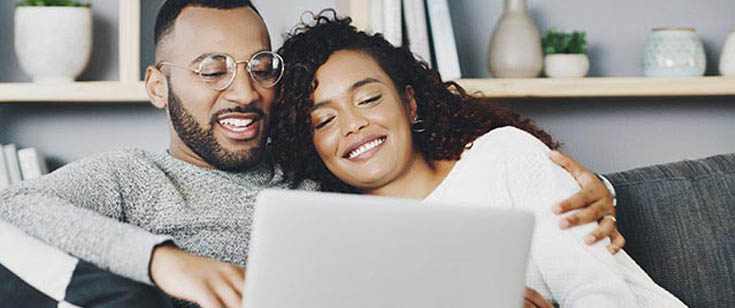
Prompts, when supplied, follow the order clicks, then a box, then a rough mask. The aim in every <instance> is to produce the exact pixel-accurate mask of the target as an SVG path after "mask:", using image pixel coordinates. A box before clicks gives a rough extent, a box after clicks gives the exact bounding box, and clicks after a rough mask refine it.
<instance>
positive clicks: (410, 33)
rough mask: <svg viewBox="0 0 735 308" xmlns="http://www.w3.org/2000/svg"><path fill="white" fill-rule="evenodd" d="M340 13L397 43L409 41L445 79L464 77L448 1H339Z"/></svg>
mask: <svg viewBox="0 0 735 308" xmlns="http://www.w3.org/2000/svg"><path fill="white" fill-rule="evenodd" d="M337 14H338V15H340V16H350V17H351V18H352V20H353V25H354V26H355V27H357V28H358V29H360V30H363V31H366V32H369V33H382V34H383V37H385V38H386V40H388V41H389V42H390V43H391V44H393V45H395V46H403V45H404V44H407V47H408V48H409V49H410V50H411V52H413V53H414V55H416V56H417V57H418V58H420V59H422V60H424V61H426V62H427V63H429V64H430V66H431V67H433V68H435V69H436V70H438V71H439V73H440V74H441V76H442V79H443V80H445V81H447V80H455V79H458V78H460V77H462V72H461V69H460V66H459V56H458V54H457V44H456V41H455V38H454V30H453V28H452V17H451V14H450V12H449V2H448V0H337ZM404 26H405V29H404ZM404 30H405V31H404ZM404 33H405V36H406V37H405V38H404V37H403V36H404Z"/></svg>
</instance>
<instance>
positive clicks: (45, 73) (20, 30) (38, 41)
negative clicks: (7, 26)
mask: <svg viewBox="0 0 735 308" xmlns="http://www.w3.org/2000/svg"><path fill="white" fill-rule="evenodd" d="M15 52H16V54H17V56H18V60H19V61H20V66H21V68H23V70H24V71H25V72H26V74H28V75H29V76H30V77H31V79H33V81H34V82H39V83H64V82H73V81H74V80H75V79H76V77H77V76H79V74H81V73H82V71H84V69H85V67H86V66H87V62H89V56H90V54H91V53H92V10H91V9H90V8H88V7H37V6H28V7H18V8H16V9H15Z"/></svg>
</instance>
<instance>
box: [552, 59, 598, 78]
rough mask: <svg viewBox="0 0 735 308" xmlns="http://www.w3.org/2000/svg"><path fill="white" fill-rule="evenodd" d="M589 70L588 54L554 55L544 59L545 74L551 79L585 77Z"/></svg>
mask: <svg viewBox="0 0 735 308" xmlns="http://www.w3.org/2000/svg"><path fill="white" fill-rule="evenodd" d="M589 70H590V60H589V58H588V57H587V55H586V54H552V55H547V56H546V57H545V58H544V72H545V73H546V76H549V77H551V78H578V77H584V76H586V75H587V72H589Z"/></svg>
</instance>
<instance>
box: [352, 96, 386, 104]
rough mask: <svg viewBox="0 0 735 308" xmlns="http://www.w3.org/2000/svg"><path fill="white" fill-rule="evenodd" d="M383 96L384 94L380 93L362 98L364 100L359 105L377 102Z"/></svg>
mask: <svg viewBox="0 0 735 308" xmlns="http://www.w3.org/2000/svg"><path fill="white" fill-rule="evenodd" d="M381 97H383V96H382V95H380V94H378V95H375V96H372V97H370V98H368V99H366V100H362V101H360V102H358V103H357V105H370V104H373V103H376V102H377V101H379V100H380V98H381Z"/></svg>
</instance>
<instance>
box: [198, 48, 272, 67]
mask: <svg viewBox="0 0 735 308" xmlns="http://www.w3.org/2000/svg"><path fill="white" fill-rule="evenodd" d="M261 51H271V50H270V48H263V49H261V50H258V51H256V52H253V53H252V54H250V55H248V56H247V57H245V59H240V60H238V59H235V61H242V60H250V58H251V57H252V56H253V55H254V54H256V53H259V52H261ZM219 54H222V55H224V53H221V52H207V53H203V54H201V55H199V56H198V57H196V59H194V60H192V61H191V63H189V65H194V64H197V63H199V62H201V61H202V60H204V58H206V57H209V56H211V55H219Z"/></svg>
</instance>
